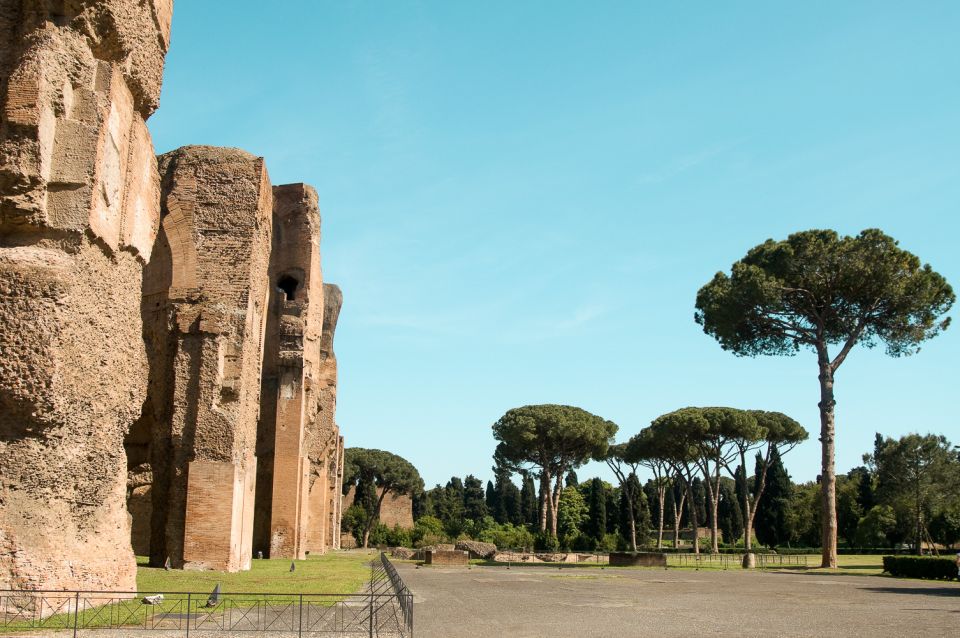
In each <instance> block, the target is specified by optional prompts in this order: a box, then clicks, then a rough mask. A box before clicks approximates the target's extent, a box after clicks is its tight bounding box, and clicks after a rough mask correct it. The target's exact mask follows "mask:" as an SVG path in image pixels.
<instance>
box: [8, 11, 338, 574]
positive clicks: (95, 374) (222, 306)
mask: <svg viewBox="0 0 960 638" xmlns="http://www.w3.org/2000/svg"><path fill="white" fill-rule="evenodd" d="M172 10H173V6H172V1H171V0H101V1H98V2H93V1H85V0H70V1H67V2H64V1H62V0H61V1H52V0H46V1H44V0H0V588H7V587H40V588H49V589H60V588H65V589H71V588H78V589H107V590H108V589H124V590H130V589H134V588H135V586H136V583H135V571H136V570H135V561H134V557H133V552H132V550H131V539H132V541H133V545H134V547H135V548H136V550H137V552H138V553H139V552H143V553H149V555H150V558H151V562H152V563H153V564H155V565H161V564H163V563H164V562H165V560H166V559H167V558H168V557H169V558H170V559H171V562H172V563H173V564H174V565H175V566H177V567H180V566H185V567H193V568H216V569H229V570H238V569H245V568H248V567H249V565H250V561H251V556H252V554H253V550H254V543H255V542H257V540H258V538H259V537H258V535H259V534H260V533H261V530H265V542H264V543H263V547H262V548H259V549H263V550H264V551H265V553H266V552H270V553H273V554H274V555H283V556H302V555H304V554H305V553H306V552H307V551H309V552H311V553H316V552H322V551H324V550H325V549H326V548H329V547H337V546H339V528H340V510H341V499H340V498H339V494H340V476H341V469H340V468H341V465H342V454H343V439H342V437H340V434H339V429H338V428H337V425H336V422H335V419H334V409H335V404H336V379H337V377H336V358H335V357H334V355H333V347H332V342H333V334H334V329H335V326H336V321H337V316H338V314H339V310H340V304H341V297H340V291H339V289H338V288H336V287H335V286H329V285H325V284H324V283H323V281H322V276H321V271H320V252H319V241H320V217H319V207H318V205H317V196H316V193H315V192H314V191H313V189H312V188H310V187H309V186H306V185H303V184H291V185H286V186H278V187H276V188H274V187H271V185H270V181H269V177H268V175H267V170H266V167H265V165H264V161H263V159H262V158H258V157H254V156H252V155H250V154H248V153H245V152H243V151H239V150H236V149H220V148H212V147H185V148H182V149H178V150H176V151H173V152H171V153H167V154H165V155H163V156H161V157H160V159H159V164H158V161H157V158H156V157H155V155H154V151H153V147H152V143H151V140H150V135H149V132H148V130H147V127H146V124H145V120H146V118H148V117H149V116H150V114H151V113H152V112H153V111H154V110H155V109H156V107H157V105H158V102H159V95H160V83H161V77H162V73H163V62H164V56H165V54H166V51H167V48H168V46H169V42H170V31H169V29H170V19H171V14H172ZM291 281H293V282H294V285H293V287H292V288H291ZM261 398H263V399H264V400H263V401H261ZM258 457H259V458H258ZM125 505H126V506H125ZM128 509H129V513H128ZM131 520H132V525H131ZM255 530H257V534H255Z"/></svg>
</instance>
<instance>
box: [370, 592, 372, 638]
mask: <svg viewBox="0 0 960 638" xmlns="http://www.w3.org/2000/svg"><path fill="white" fill-rule="evenodd" d="M370 638H373V581H372V580H371V582H370Z"/></svg>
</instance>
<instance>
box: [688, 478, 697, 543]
mask: <svg viewBox="0 0 960 638" xmlns="http://www.w3.org/2000/svg"><path fill="white" fill-rule="evenodd" d="M692 486H693V481H687V508H688V511H689V512H690V525H691V527H692V528H693V553H694V554H697V555H699V554H700V522H699V521H698V520H697V501H696V499H694V498H693V487H692Z"/></svg>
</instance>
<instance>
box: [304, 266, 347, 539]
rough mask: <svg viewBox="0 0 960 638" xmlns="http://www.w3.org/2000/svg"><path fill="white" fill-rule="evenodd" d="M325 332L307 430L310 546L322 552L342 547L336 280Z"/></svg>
mask: <svg viewBox="0 0 960 638" xmlns="http://www.w3.org/2000/svg"><path fill="white" fill-rule="evenodd" d="M323 298H324V312H323V332H322V335H321V339H320V363H319V366H318V368H317V371H316V373H315V375H314V383H313V386H314V389H315V390H314V394H315V396H316V409H317V413H316V416H315V417H314V421H313V426H312V427H310V428H308V430H307V437H308V441H307V449H308V454H309V457H310V492H309V500H310V512H309V514H310V516H309V521H308V525H307V550H308V551H310V552H311V553H314V554H316V553H323V552H324V551H326V550H328V549H339V548H340V518H341V514H342V506H343V497H342V493H341V492H342V488H343V450H344V447H343V437H342V436H340V428H339V427H338V426H337V422H336V411H337V356H336V354H335V353H334V350H333V342H334V337H335V336H336V330H337V321H338V320H339V318H340V309H341V307H342V306H343V293H342V292H341V291H340V288H339V286H337V285H335V284H326V283H325V284H323Z"/></svg>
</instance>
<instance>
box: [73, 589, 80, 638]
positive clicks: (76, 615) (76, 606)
mask: <svg viewBox="0 0 960 638" xmlns="http://www.w3.org/2000/svg"><path fill="white" fill-rule="evenodd" d="M79 624H80V592H77V593H76V594H74V599H73V638H77V626H78V625H79Z"/></svg>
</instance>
